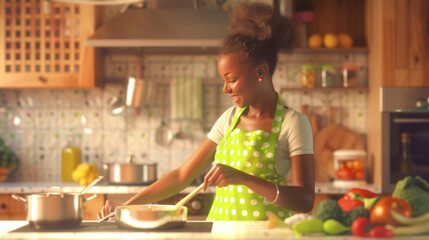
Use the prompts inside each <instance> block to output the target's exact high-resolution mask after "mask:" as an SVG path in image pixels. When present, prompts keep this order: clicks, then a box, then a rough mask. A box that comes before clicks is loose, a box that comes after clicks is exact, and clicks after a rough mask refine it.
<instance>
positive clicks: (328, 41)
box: [323, 33, 338, 48]
mask: <svg viewBox="0 0 429 240" xmlns="http://www.w3.org/2000/svg"><path fill="white" fill-rule="evenodd" d="M323 44H324V45H325V47H327V48H336V47H337V46H338V37H337V35H335V34H333V33H327V34H325V35H324V36H323Z"/></svg>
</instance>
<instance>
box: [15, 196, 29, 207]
mask: <svg viewBox="0 0 429 240" xmlns="http://www.w3.org/2000/svg"><path fill="white" fill-rule="evenodd" d="M12 198H13V199H15V200H18V201H20V202H22V203H23V204H25V205H27V199H25V198H23V197H21V196H18V195H15V194H12Z"/></svg>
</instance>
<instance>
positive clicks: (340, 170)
mask: <svg viewBox="0 0 429 240" xmlns="http://www.w3.org/2000/svg"><path fill="white" fill-rule="evenodd" d="M365 165H366V152H365V151H363V150H348V149H344V150H336V151H334V169H335V174H336V178H335V181H334V185H337V186H343V187H345V186H347V187H353V186H362V185H366V181H365Z"/></svg>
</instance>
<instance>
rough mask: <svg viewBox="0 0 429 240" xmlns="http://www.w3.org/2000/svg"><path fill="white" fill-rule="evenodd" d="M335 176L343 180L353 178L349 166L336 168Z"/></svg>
mask: <svg viewBox="0 0 429 240" xmlns="http://www.w3.org/2000/svg"><path fill="white" fill-rule="evenodd" d="M337 178H338V179H343V180H351V179H354V175H353V173H352V171H351V170H350V169H349V168H346V167H343V168H340V169H338V170H337Z"/></svg>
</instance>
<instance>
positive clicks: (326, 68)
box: [320, 64, 337, 88]
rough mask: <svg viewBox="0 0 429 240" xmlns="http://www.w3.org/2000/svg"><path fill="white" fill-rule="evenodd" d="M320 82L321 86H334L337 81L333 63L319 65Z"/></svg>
mask: <svg viewBox="0 0 429 240" xmlns="http://www.w3.org/2000/svg"><path fill="white" fill-rule="evenodd" d="M320 79H321V83H320V86H321V87H323V88H331V87H335V85H336V82H337V67H336V66H335V65H334V64H323V65H322V66H321V78H320Z"/></svg>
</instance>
